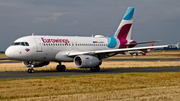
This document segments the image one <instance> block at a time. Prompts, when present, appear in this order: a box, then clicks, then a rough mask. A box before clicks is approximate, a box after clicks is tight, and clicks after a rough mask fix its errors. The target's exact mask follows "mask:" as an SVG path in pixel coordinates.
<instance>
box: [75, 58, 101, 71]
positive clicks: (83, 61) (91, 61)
mask: <svg viewBox="0 0 180 101" xmlns="http://www.w3.org/2000/svg"><path fill="white" fill-rule="evenodd" d="M73 61H74V65H75V66H76V67H78V68H91V67H96V66H99V65H100V64H101V60H99V59H98V58H97V57H95V56H91V55H78V56H76V57H75V58H74V60H73Z"/></svg>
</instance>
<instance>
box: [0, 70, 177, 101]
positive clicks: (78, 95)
mask: <svg viewBox="0 0 180 101" xmlns="http://www.w3.org/2000/svg"><path fill="white" fill-rule="evenodd" d="M179 94H180V72H175V73H123V74H113V75H107V74H106V75H105V74H102V75H100V74H98V75H87V76H65V77H46V78H34V79H12V80H0V100H18V101H19V100H35V101H36V100H37V101H39V100H40V101H43V100H61V101H70V100H88V101H92V100H100V101H102V100H103V101H104V100H138V101H139V100H180V96H179Z"/></svg>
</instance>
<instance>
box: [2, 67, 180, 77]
mask: <svg viewBox="0 0 180 101" xmlns="http://www.w3.org/2000/svg"><path fill="white" fill-rule="evenodd" d="M179 71H180V67H153V68H114V69H101V71H100V72H90V71H89V69H82V70H66V71H65V72H57V71H35V73H27V72H1V73H0V79H18V78H35V77H55V76H72V75H91V74H117V73H133V72H141V73H143V72H144V73H148V72H179Z"/></svg>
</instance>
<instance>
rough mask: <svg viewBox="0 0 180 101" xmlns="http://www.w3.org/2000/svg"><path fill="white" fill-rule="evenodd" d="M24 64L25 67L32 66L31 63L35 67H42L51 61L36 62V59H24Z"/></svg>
mask: <svg viewBox="0 0 180 101" xmlns="http://www.w3.org/2000/svg"><path fill="white" fill-rule="evenodd" d="M22 63H23V65H24V66H25V67H31V64H32V65H34V67H42V66H45V65H48V64H49V62H35V61H32V63H31V61H22Z"/></svg>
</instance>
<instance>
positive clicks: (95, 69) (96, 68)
mask: <svg viewBox="0 0 180 101" xmlns="http://www.w3.org/2000/svg"><path fill="white" fill-rule="evenodd" d="M90 71H91V72H99V71H100V67H99V66H96V67H91V68H90Z"/></svg>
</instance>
